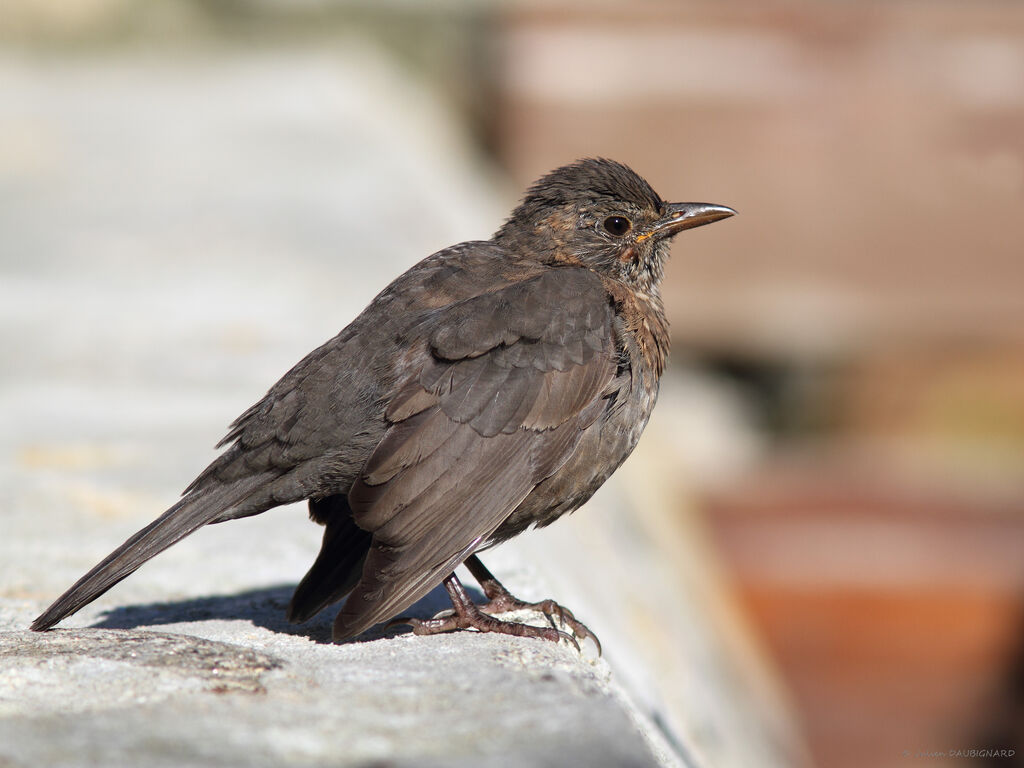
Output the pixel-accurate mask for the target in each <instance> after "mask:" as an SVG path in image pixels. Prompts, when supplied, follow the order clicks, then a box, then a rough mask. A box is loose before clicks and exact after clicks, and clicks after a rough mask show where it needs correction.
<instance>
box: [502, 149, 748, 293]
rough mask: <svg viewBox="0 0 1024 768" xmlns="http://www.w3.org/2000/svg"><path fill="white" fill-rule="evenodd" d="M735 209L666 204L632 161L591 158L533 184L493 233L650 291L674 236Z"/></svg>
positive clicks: (510, 244)
mask: <svg viewBox="0 0 1024 768" xmlns="http://www.w3.org/2000/svg"><path fill="white" fill-rule="evenodd" d="M735 213H736V212H735V211H734V210H732V208H727V207H725V206H723V205H712V204H710V203H666V202H665V201H663V200H662V199H661V198H660V197H659V196H658V193H657V192H655V191H654V190H653V189H652V188H651V185H650V184H648V183H647V182H646V181H645V180H644V179H643V177H641V176H640V175H639V174H637V173H636V172H635V171H633V170H632V169H630V168H629V167H627V166H625V165H623V164H622V163H617V162H615V161H614V160H606V159H603V158H596V159H595V158H588V159H585V160H579V161H577V162H575V163H572V164H571V165H566V166H563V167H561V168H558V169H556V170H554V171H552V172H551V173H549V174H547V175H546V176H544V177H542V178H541V179H539V180H538V181H537V182H535V183H534V184H533V186H531V187H530V189H529V190H528V191H527V193H526V197H525V198H524V199H523V202H522V203H520V205H519V206H518V207H517V208H516V209H515V210H514V211H513V212H512V215H511V216H510V217H509V219H508V221H507V222H505V224H504V226H502V228H501V229H500V230H498V232H497V234H495V239H496V240H497V241H499V242H502V243H503V244H506V245H507V246H508V247H510V248H512V249H514V250H517V251H519V252H523V251H524V250H526V251H528V252H529V254H530V255H531V256H534V257H537V258H540V259H541V260H544V261H552V262H562V263H576V264H582V265H583V266H587V267H590V268H591V269H593V270H595V271H597V272H599V273H600V274H603V275H607V276H609V277H613V278H616V279H618V280H621V281H623V282H625V283H627V284H629V285H631V286H633V287H635V288H637V289H639V290H641V291H644V292H645V293H651V292H657V290H658V285H659V284H660V282H661V279H662V276H663V273H664V265H665V260H666V259H667V258H668V252H669V240H671V239H672V237H673V236H674V235H676V234H678V233H679V232H682V231H683V230H684V229H692V228H693V227H699V226H702V225H704V224H710V223H711V222H713V221H718V220H720V219H724V218H727V217H729V216H732V215H733V214H735Z"/></svg>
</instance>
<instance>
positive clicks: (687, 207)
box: [637, 203, 736, 241]
mask: <svg viewBox="0 0 1024 768" xmlns="http://www.w3.org/2000/svg"><path fill="white" fill-rule="evenodd" d="M735 215H736V211H734V210H733V209H732V208H727V207H726V206H724V205H713V204H712V203H668V204H666V205H665V215H664V216H662V217H661V218H660V219H658V220H657V221H656V222H655V223H654V226H652V227H651V228H650V229H649V230H647V231H646V232H644V233H643V234H641V235H639V236H638V237H637V241H642V240H646V239H647V238H649V237H654V238H658V239H661V238H665V237H672V235H675V234H676V233H678V232H682V231H683V230H684V229H693V228H694V227H702V226H704V225H705V224H710V223H711V222H713V221H719V220H721V219H727V218H729V217H730V216H735Z"/></svg>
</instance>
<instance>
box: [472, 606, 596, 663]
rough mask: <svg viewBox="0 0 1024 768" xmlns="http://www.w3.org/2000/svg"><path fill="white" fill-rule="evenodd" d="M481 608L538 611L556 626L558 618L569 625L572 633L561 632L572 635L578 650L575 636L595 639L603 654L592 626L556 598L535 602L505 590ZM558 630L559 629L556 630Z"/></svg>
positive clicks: (564, 624)
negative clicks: (578, 617)
mask: <svg viewBox="0 0 1024 768" xmlns="http://www.w3.org/2000/svg"><path fill="white" fill-rule="evenodd" d="M480 610H481V611H483V612H484V613H508V612H510V611H522V610H528V611H537V612H538V613H543V614H544V616H546V617H547V619H548V621H550V622H551V624H552V627H554V625H555V623H556V619H557V623H559V624H561V625H562V626H563V627H568V628H569V631H570V632H571V633H572V635H569V634H568V633H566V632H561V633H560V634H562V635H564V636H565V637H571V638H572V640H573V645H575V646H576V650H579V649H580V646H579V643H578V642H576V639H575V638H579V639H580V640H586V639H588V638H589V639H591V640H593V641H594V645H595V646H596V647H597V655H598V656H600V655H601V641H600V640H598V639H597V635H595V634H594V633H593V632H592V631H591V630H590V628H589V627H588V626H587V625H586V624H584V623H583V622H582V621H580V620H579V619H577V618H576V617H575V616H574V615H573V612H572V611H570V610H569V609H568V608H566V607H565V606H564V605H560V604H558V603H556V602H555V601H554V600H539V601H537V602H535V603H528V602H526V601H525V600H520V599H519V598H517V597H515V596H513V595H512V594H510V593H509V592H507V591H505V592H504V593H503V594H499V595H497V596H496V597H494V598H492V599H491V601H490V602H489V603H487V604H486V605H482V606H480ZM556 631H557V630H556Z"/></svg>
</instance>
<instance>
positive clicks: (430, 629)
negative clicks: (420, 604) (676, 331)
mask: <svg viewBox="0 0 1024 768" xmlns="http://www.w3.org/2000/svg"><path fill="white" fill-rule="evenodd" d="M388 624H389V625H391V624H408V625H410V626H411V627H412V631H413V634H416V635H436V634H440V633H441V632H452V631H454V630H456V629H475V630H477V631H478V632H500V633H501V634H504V635H515V636H516V637H536V638H540V639H541V640H550V641H552V642H555V643H557V642H558V641H559V640H568V641H569V642H570V643H572V645H573V646H574V647H575V648H576V650H577V651H578V650H579V649H580V645H579V643H577V642H576V638H574V637H573V636H572V635H570V634H568V633H566V632H562V631H561V630H558V629H555V628H554V627H535V626H533V625H531V624H523V623H521V622H517V621H502V620H501V619H497V618H495V617H494V616H490V615H488V614H486V613H484V612H483V611H482V610H480V608H478V607H477V606H475V605H474V606H473V607H472V608H471V609H470V610H468V611H463V612H459V611H456V612H453V613H451V614H449V615H447V616H437V617H435V618H433V619H414V618H399V619H393V620H392V621H390V622H388Z"/></svg>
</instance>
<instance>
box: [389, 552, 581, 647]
mask: <svg viewBox="0 0 1024 768" xmlns="http://www.w3.org/2000/svg"><path fill="white" fill-rule="evenodd" d="M481 567H482V566H481ZM492 579H493V577H492ZM495 583H497V581H495ZM444 586H445V589H447V590H448V596H449V597H450V598H451V600H452V608H453V609H454V610H453V611H452V612H451V613H449V614H447V615H444V616H435V617H434V618H432V619H414V618H410V617H407V616H402V617H400V618H397V619H392V620H391V621H389V622H388V626H389V627H390V626H394V625H395V624H408V625H410V626H411V627H412V631H413V633H414V634H417V635H436V634H439V633H441V632H451V631H453V630H456V629H475V630H477V631H478V632H500V633H501V634H504V635H515V636H516V637H537V638H540V639H541V640H550V641H552V642H555V643H557V642H558V641H559V640H568V641H569V642H570V643H572V644H573V646H574V647H575V648H576V650H577V651H579V650H580V644H579V643H578V642H576V638H575V637H573V636H572V635H570V634H568V633H566V632H562V631H561V630H559V629H555V628H554V627H535V626H533V625H532V624H523V623H522V622H518V621H503V620H501V619H497V618H495V617H494V616H491V615H490V614H488V613H485V612H484V611H483V610H481V608H480V606H478V605H476V603H474V602H473V600H472V598H470V596H469V594H468V593H467V592H466V588H465V587H464V586H462V582H461V581H459V579H458V577H457V576H456V575H455V574H454V573H453V574H451V575H450V576H448V578H446V579H445V580H444ZM498 586H499V587H501V585H500V584H499V585H498ZM485 589H486V588H485ZM501 589H502V590H503V591H504V594H503V595H500V596H498V597H499V602H498V603H495V602H494V601H495V598H494V597H492V596H491V595H490V594H488V597H490V598H491V602H490V603H488V606H491V605H496V606H511V605H512V603H513V602H516V603H521V602H522V601H518V600H516V598H514V597H512V595H510V594H508V592H507V590H505V588H504V587H501ZM545 602H546V603H551V604H552V605H554V606H555V607H556V608H558V610H559V611H561V614H560V615H566V614H568V616H569V617H570V619H571V621H572V622H575V623H576V624H578V625H579V626H580V627H582V628H583V630H584V631H585V632H586V633H587V634H586V635H581V636H582V637H587V636H590V637H593V635H592V634H591V633H590V631H589V630H587V628H586V627H583V625H582V624H579V622H576V620H575V619H574V618H572V614H571V613H569V612H568V611H566V610H565V609H564V608H562V607H561V606H559V605H557V603H553V602H552V601H550V600H548V601H545ZM522 605H523V606H527V605H528V604H527V603H522ZM514 609H515V608H513V607H505V608H504V609H503V610H506V611H508V610H514ZM567 625H568V626H570V627H573V625H572V624H567ZM573 631H574V632H575V631H576V630H575V628H574V627H573ZM595 642H596V638H595ZM598 649H600V645H598Z"/></svg>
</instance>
